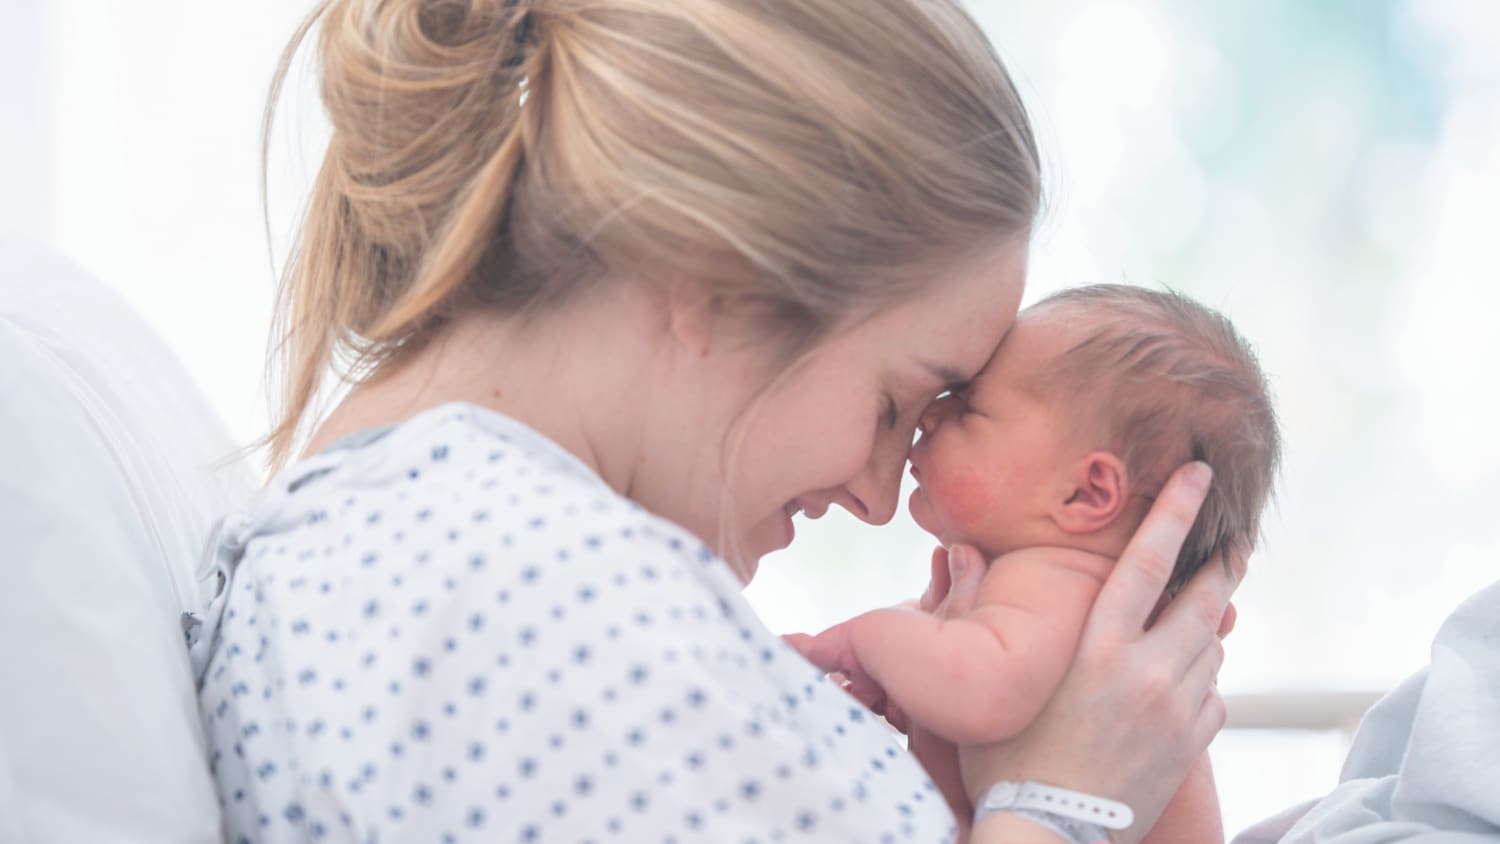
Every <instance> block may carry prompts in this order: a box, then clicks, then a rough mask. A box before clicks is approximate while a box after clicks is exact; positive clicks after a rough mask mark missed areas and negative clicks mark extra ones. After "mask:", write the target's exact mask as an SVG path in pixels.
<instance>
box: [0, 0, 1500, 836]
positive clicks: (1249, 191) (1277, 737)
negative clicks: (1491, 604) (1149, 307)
mask: <svg viewBox="0 0 1500 844" xmlns="http://www.w3.org/2000/svg"><path fill="white" fill-rule="evenodd" d="M309 5H310V3H309V2H307V0H260V2H256V3H247V2H242V3H231V2H215V3H204V2H201V0H140V2H134V3H129V4H126V3H119V2H114V0H53V1H52V2H46V0H6V2H5V6H4V8H5V24H4V26H0V125H3V127H4V131H3V132H0V228H6V229H11V230H17V231H20V232H22V233H23V234H27V235H30V236H32V237H34V238H36V239H38V240H41V241H43V242H46V243H49V244H51V245H52V246H53V247H55V248H56V249H58V250H60V251H61V252H63V253H64V254H66V255H68V256H69V257H71V258H72V259H73V260H75V261H76V262H78V263H80V264H82V265H83V266H84V267H86V268H87V269H89V270H91V271H92V272H94V273H95V274H97V275H99V276H101V277H102V278H104V279H105V280H106V281H108V282H109V283H111V284H112V285H113V286H115V287H116V288H117V289H119V290H120V291H121V292H122V293H123V294H124V295H125V296H126V297H127V298H128V299H129V300H130V301H131V302H132V303H133V304H134V305H135V306H136V308H138V309H139V310H140V311H141V313H142V314H143V315H144V316H145V317H146V319H147V320H148V321H149V322H150V323H151V324H152V325H153V326H154V327H155V328H156V329H157V330H158V331H160V332H161V334H162V335H163V336H165V337H166V338H167V340H168V341H169V342H170V343H171V344H172V345H173V346H174V347H175V348H176V350H177V351H178V353H179V354H180V355H181V356H182V357H183V359H184V360H185V362H186V363H187V365H188V367H189V369H190V370H191V371H192V372H193V374H194V375H195V376H196V377H197V379H198V380H199V381H200V382H201V384H202V386H203V388H204V389H205V390H206V391H207V393H208V395H209V396H210V398H211V399H212V400H213V402H214V403H215V405H216V406H217V407H218V408H219V410H220V412H221V413H222V414H223V416H224V418H225V419H226V421H227V422H228V424H229V426H230V429H231V430H232V431H233V432H234V433H235V434H236V435H237V436H238V437H239V438H241V439H242V440H244V441H246V442H248V441H250V440H252V439H254V438H255V437H256V436H258V435H259V434H260V433H261V432H262V430H263V427H264V425H265V418H266V416H265V401H264V392H263V390H262V384H261V374H262V360H263V354H264V348H265V336H266V331H267V327H268V321H269V316H270V304H271V296H272V290H273V284H274V269H273V266H274V264H275V262H276V261H277V260H278V259H279V258H280V256H283V255H284V254H285V252H286V244H287V243H288V241H289V238H290V234H291V232H292V230H293V227H294V224H295V221H296V215H297V211H298V208H299V204H300V202H301V199H302V195H303V192H304V191H305V190H306V187H307V185H308V183H309V181H310V179H311V176H312V174H313V173H314V172H315V171H316V167H317V162H318V158H319V146H320V143H321V140H322V138H323V137H324V136H325V132H326V129H325V127H324V125H323V123H322V119H321V115H320V113H319V110H318V105H317V102H316V96H315V89H314V85H315V81H314V79H313V77H312V75H311V74H310V73H309V72H308V70H307V68H306V65H305V64H303V63H298V65H296V66H295V68H294V74H293V77H292V83H291V86H290V91H289V92H288V93H287V95H286V98H285V101H284V106H283V111H282V113H281V119H280V122H279V123H278V126H277V129H276V131H275V133H274V135H273V141H272V145H271V150H270V163H271V168H270V176H269V180H268V186H269V196H268V199H269V203H268V204H269V210H270V221H269V229H268V228H267V225H266V222H265V219H264V218H263V216H262V210H261V199H260V174H259V165H260V146H259V136H258V128H259V125H260V120H261V109H262V106H263V104H264V99H265V94H266V87H267V83H268V81H269V79H270V76H271V73H272V70H273V68H274V66H275V63H276V60H277V57H278V55H279V52H280V50H281V47H282V45H283V44H284V42H285V40H286V39H287V37H288V36H289V35H290V34H291V32H292V30H293V29H294V28H295V26H296V24H297V22H298V20H299V19H300V17H301V15H302V14H303V13H304V12H305V11H306V10H307V7H308V6H309ZM969 6H970V8H971V9H972V11H973V12H974V14H975V16H976V17H977V18H978V19H979V20H980V21H981V23H982V24H983V25H984V26H985V28H986V29H987V31H988V32H989V33H990V35H991V37H992V38H993V40H994V41H995V43H996V44H997V46H998V48H999V52H1000V54H1001V56H1002V57H1003V58H1004V59H1005V61H1006V62H1007V64H1008V65H1009V67H1010V69H1011V71H1012V73H1013V74H1014V76H1015V77H1016V80H1017V82H1018V84H1019V85H1020V87H1021V89H1022V93H1023V96H1024V97H1025V98H1026V100H1027V102H1028V104H1029V106H1030V109H1031V112H1032V115H1033V118H1034V120H1035V122H1036V126H1037V130H1038V135H1039V141H1040V144H1041V147H1042V150H1043V154H1044V158H1045V165H1046V171H1047V186H1048V194H1049V201H1048V207H1047V210H1046V213H1045V217H1044V220H1043V222H1042V224H1041V226H1040V228H1039V230H1038V232H1037V235H1036V242H1035V246H1034V251H1033V261H1032V272H1031V277H1030V282H1029V288H1028V292H1027V299H1028V301H1030V300H1034V299H1036V298H1038V297H1040V296H1041V295H1044V294H1045V293H1047V292H1048V291H1051V290H1053V289H1056V288H1058V287H1062V286H1068V285H1073V284H1078V283H1084V282H1099V281H1125V282H1131V283H1137V284H1147V285H1167V286H1171V287H1174V288H1178V289H1181V290H1183V291H1185V292H1188V293H1190V294H1191V295H1193V296H1196V297H1198V298H1200V299H1202V300H1203V301H1205V302H1207V303H1209V304H1211V305H1213V306H1216V307H1218V308H1220V309H1221V310H1223V311H1224V312H1225V313H1226V314H1228V315H1229V316H1230V317H1231V318H1233V319H1234V320H1235V322H1236V323H1237V324H1238V325H1239V327H1240V329H1241V330H1242V331H1243V333H1244V334H1246V335H1247V336H1248V337H1249V338H1250V339H1251V340H1252V341H1253V342H1254V343H1255V344H1256V346H1257V347H1258V348H1259V350H1260V354H1261V358H1262V362H1263V363H1264V365H1265V368H1266V369H1267V371H1268V372H1269V374H1270V376H1271V379H1272V381H1273V384H1274V387H1275V391H1276V395H1277V399H1278V404H1279V408H1280V413H1281V420H1282V424H1283V428H1284V434H1285V438H1286V443H1287V455H1286V464H1285V470H1284V472H1283V475H1282V478H1281V482H1280V486H1279V495H1278V501H1277V504H1276V507H1275V511H1274V512H1273V513H1272V515H1271V517H1270V518H1269V519H1268V523H1267V529H1266V536H1265V541H1264V543H1263V545H1262V547H1261V550H1260V551H1259V553H1258V554H1257V555H1256V557H1255V559H1254V560H1253V562H1252V567H1251V576H1250V578H1249V580H1248V581H1247V582H1246V584H1245V586H1244V587H1243V588H1242V589H1241V591H1240V593H1239V596H1238V599H1237V602H1238V606H1239V609H1240V619H1241V620H1240V626H1239V629H1238V630H1237V631H1236V632H1235V634H1234V635H1233V637H1232V638H1231V639H1230V641H1229V643H1228V650H1229V661H1228V663H1227V664H1226V666H1225V668H1224V671H1223V675H1222V679H1221V686H1222V688H1223V689H1224V690H1225V691H1226V693H1229V694H1231V695H1233V702H1234V704H1235V705H1236V706H1237V707H1238V708H1237V709H1236V710H1235V711H1233V712H1232V713H1231V718H1232V719H1233V720H1232V724H1234V725H1236V726H1238V727H1240V728H1237V729H1231V730H1227V731H1226V732H1225V733H1224V734H1223V735H1222V736H1221V737H1220V738H1219V740H1218V741H1217V742H1216V743H1215V746H1214V755H1215V759H1216V764H1217V768H1218V774H1219V781H1220V790H1221V794H1222V797H1223V801H1224V806H1225V819H1226V824H1227V825H1228V827H1229V828H1230V829H1231V831H1233V830H1237V829H1239V828H1241V827H1243V826H1245V825H1247V824H1248V823H1250V822H1251V821H1252V820H1254V819H1256V818H1258V817H1260V816H1263V815H1265V814H1269V813H1271V812H1274V811H1275V810H1277V809H1279V808H1281V807H1283V806H1285V805H1288V804H1290V803H1292V802H1295V801H1297V800H1301V799H1304V798H1306V797H1311V796H1315V795H1317V794H1320V793H1322V792H1324V791H1326V790H1327V789H1328V788H1329V787H1330V786H1331V785H1332V783H1333V782H1334V779H1335V777H1336V775H1337V771H1338V764H1339V760H1340V759H1341V756H1342V751H1343V747H1344V744H1345V742H1346V741H1347V737H1348V732H1347V728H1348V726H1349V725H1350V723H1351V719H1354V718H1357V716H1358V712H1359V710H1360V708H1361V707H1362V706H1363V704H1364V702H1365V701H1367V700H1368V696H1369V695H1370V694H1372V693H1374V692H1377V691H1379V690H1381V689H1385V688H1388V687H1389V686H1391V685H1393V684H1394V683H1395V682H1397V681H1398V680H1399V679H1400V678H1401V677H1403V676H1405V675H1406V674H1408V673H1410V672H1411V671H1413V670H1415V669H1417V668H1419V667H1420V666H1421V665H1422V664H1423V663H1424V662H1425V661H1426V651H1427V645H1428V642H1429V640H1430V638H1431V636H1432V634H1433V633H1434V632H1435V631H1436V629H1437V626H1438V624H1439V623H1440V622H1441V620H1442V618H1443V617H1444V616H1445V615H1446V614H1447V612H1448V611H1449V610H1450V609H1451V608H1452V607H1453V606H1454V605H1456V604H1457V603H1458V601H1460V600H1461V599H1462V598H1463V597H1464V596H1465V595H1467V594H1469V593H1470V592H1472V591H1474V590H1476V589H1478V588H1479V587H1481V586H1483V585H1485V584H1486V583H1489V582H1491V581H1493V580H1495V579H1496V578H1497V577H1500V528H1496V526H1495V518H1494V516H1493V513H1492V511H1491V510H1490V507H1491V506H1493V502H1494V500H1495V495H1494V490H1495V489H1496V488H1497V487H1500V436H1496V434H1495V433H1493V432H1494V430H1495V425H1496V422H1495V419H1496V416H1497V411H1500V392H1497V389H1496V388H1497V387H1500V379H1497V378H1496V368H1497V365H1500V332H1497V331H1496V330H1495V323H1496V320H1497V317H1496V316H1495V310H1496V307H1497V306H1500V289H1497V288H1500V284H1497V283H1500V260H1497V259H1496V258H1495V256H1494V254H1493V251H1492V250H1494V249H1495V248H1496V245H1497V243H1500V49H1496V45H1497V44H1500V5H1496V4H1494V3H1493V2H1490V0H1320V2H1317V3H1308V2H1303V0H1226V2H1219V3H1214V4H1202V3H1197V2H1192V0H1099V1H1098V2H1073V1H1062V2H1050V3H1036V2H1021V0H1013V1H1012V0H1005V1H1004V2H1002V0H970V2H969ZM268 235H269V246H268ZM930 550H931V542H930V541H929V539H928V538H927V537H926V536H925V535H924V534H923V533H922V532H921V531H920V530H919V529H917V528H916V527H915V525H913V524H912V523H911V521H910V519H909V518H908V517H906V516H905V514H902V515H900V516H898V517H897V519H896V521H895V522H894V523H893V524H892V525H890V526H888V527H885V528H881V529H870V528H868V527H866V526H863V525H861V524H860V523H858V522H856V521H854V520H853V519H851V518H848V517H844V516H841V515H840V514H830V515H829V516H827V517H825V518H824V519H822V520H820V521H818V522H816V523H811V524H805V525H801V526H799V539H798V542H797V545H796V547H795V548H794V549H792V550H789V551H786V552H783V553H781V554H778V555H775V556H774V557H772V558H768V559H767V560H766V562H765V564H764V565H763V566H762V568H761V574H760V576H759V577H758V578H757V580H756V582H755V583H754V584H753V585H752V586H751V588H750V594H751V597H752V599H753V600H754V601H755V603H756V605H757V606H758V607H759V608H760V609H761V611H762V612H763V614H764V617H765V618H766V620H767V622H768V623H769V624H770V625H771V626H772V627H773V628H774V629H776V630H778V631H783V632H785V631H792V630H815V629H819V628H821V627H824V626H826V625H828V624H831V623H833V622H836V621H838V620H841V619H842V618H845V617H847V616H849V615H851V614H853V613H855V612H858V611H860V610H862V609H866V608H868V607H871V606H874V605H877V604H883V603H890V602H894V601H897V600H900V599H903V598H906V597H911V596H914V595H916V594H917V593H919V592H920V591H921V588H922V586H923V584H924V583H925V578H926V571H927V558H928V554H929V552H930ZM1252 727H1253V728H1254V729H1249V728H1252Z"/></svg>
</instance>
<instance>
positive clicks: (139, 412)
mask: <svg viewBox="0 0 1500 844" xmlns="http://www.w3.org/2000/svg"><path fill="white" fill-rule="evenodd" d="M233 450H234V443H232V442H231V441H230V438H229V436H228V434H227V432H226V431H225V429H224V428H223V425H222V424H221V422H220V420H219V419H218V418H217V417H216V415H215V414H214V412H213V411H212V409H211V408H210V407H209V405H208V403H207V402H206V401H205V399H204V398H203V396H202V395H201V393H200V392H199V390H198V388H197V386H196V384H195V383H194V382H193V381H192V379H191V378H190V377H189V375H188V374H187V372H186V371H185V370H184V369H183V367H182V365H181V364H180V363H179V361H178V360H177V359H176V358H175V357H174V356H173V355H172V353H171V351H170V350H168V348H167V347H166V346H165V345H164V344H163V343H162V341H161V340H160V339H159V338H158V337H157V336H156V335H155V334H154V333H153V332H152V331H151V330H150V329H149V328H148V327H147V326H146V325H145V324H144V323H143V322H142V321H141V320H140V318H139V317H137V316H136V315H135V314H134V313H133V312H132V311H131V310H130V308H129V307H128V306H127V305H126V304H125V303H124V302H123V301H122V300H121V299H120V298H119V297H117V296H116V295H115V294H114V293H113V292H111V291H110V290H109V289H108V288H107V287H105V286H104V285H103V284H101V283H99V282H98V281H97V280H95V279H93V278H91V277H89V276H88V275H87V274H85V273H83V272H82V271H80V270H78V269H77V268H75V267H73V266H71V265H69V264H67V263H65V262H64V261H62V260H60V259H59V258H57V257H56V256H54V255H52V254H50V253H48V252H46V251H44V250H42V249H41V248H39V247H36V246H33V245H29V244H26V243H23V242H21V241H18V240H15V239H9V238H4V237H0V566H3V568H0V578H3V579H0V678H3V683H4V692H3V694H0V841H28V842H31V841H59V842H77V841H111V842H137V841H138V842H153V844H155V842H177V841H217V840H218V838H219V807H218V801H217V799H216V797H215V791H214V787H213V781H212V778H211V777H210V775H209V772H208V765H207V756H206V751H205V742H204V738H203V733H202V728H201V726H200V721H199V716H198V707H197V695H196V691H195V688H194V683H193V678H192V674H191V670H190V668H189V664H188V656H187V651H186V649H185V647H184V641H183V631H182V626H181V615H182V613H183V612H184V611H190V610H197V609H200V608H201V607H202V606H204V605H205V604H206V603H207V599H208V597H209V595H208V594H207V593H208V591H209V590H210V588H211V587H212V585H213V584H210V583H207V582H204V583H199V582H198V579H197V577H196V576H195V571H194V570H195V568H196V567H197V563H198V559H199V555H200V552H201V551H202V548H203V545H204V543H205V541H206V539H207V537H208V533H209V531H210V528H211V524H212V521H213V519H214V518H216V517H217V516H218V515H220V514H222V513H223V512H224V511H226V510H228V509H230V508H231V507H233V506H235V505H236V504H238V503H240V502H241V501H243V499H244V498H245V497H246V496H247V495H248V494H249V493H250V491H251V488H252V474H251V472H250V471H249V470H248V468H247V467H246V466H245V465H244V464H243V463H241V462H232V461H229V460H228V458H230V457H231V456H232V452H233Z"/></svg>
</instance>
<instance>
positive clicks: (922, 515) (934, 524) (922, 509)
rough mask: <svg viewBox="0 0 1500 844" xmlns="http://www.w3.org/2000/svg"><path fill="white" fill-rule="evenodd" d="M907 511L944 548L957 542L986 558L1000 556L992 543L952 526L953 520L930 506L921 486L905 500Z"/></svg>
mask: <svg viewBox="0 0 1500 844" xmlns="http://www.w3.org/2000/svg"><path fill="white" fill-rule="evenodd" d="M906 509H907V512H909V513H911V519H912V521H914V522H916V523H917V527H919V528H921V529H922V530H925V531H927V532H928V533H929V534H931V535H932V538H934V539H936V540H937V541H938V543H939V544H941V545H942V546H943V547H944V548H947V547H949V546H951V545H955V544H958V543H963V544H964V545H969V546H972V547H973V548H974V549H975V550H977V551H979V553H980V554H982V555H983V556H984V558H985V559H986V560H993V559H994V558H995V557H998V556H1000V553H1002V552H998V551H997V550H996V546H995V544H994V543H991V542H986V541H984V540H983V539H982V538H980V537H975V536H969V535H967V534H965V533H964V532H963V531H961V530H957V529H956V528H954V527H953V522H952V521H951V520H949V519H946V518H944V517H943V514H942V513H941V512H940V511H938V510H937V508H935V507H933V506H932V501H931V499H929V498H928V497H927V495H926V494H925V493H924V492H923V490H922V488H921V487H917V488H916V489H914V490H912V493H911V497H910V498H908V499H907V502H906Z"/></svg>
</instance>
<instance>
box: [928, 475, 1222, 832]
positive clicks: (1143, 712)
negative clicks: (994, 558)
mask: <svg viewBox="0 0 1500 844" xmlns="http://www.w3.org/2000/svg"><path fill="white" fill-rule="evenodd" d="M1211 477H1212V475H1211V472H1210V471H1209V469H1208V467H1207V466H1206V465H1204V464H1202V463H1193V464H1189V465H1188V466H1185V467H1183V468H1181V469H1179V470H1178V471H1177V472H1175V473H1174V474H1173V476H1172V478H1171V479H1169V480H1168V482H1167V484H1166V486H1165V487H1164V488H1163V489H1162V492H1161V495H1160V496H1159V497H1158V498H1157V500H1156V502H1155V504H1154V505H1153V506H1152V509H1151V513H1150V514H1149V515H1148V516H1147V517H1146V520H1145V522H1144V523H1142V525H1141V527H1140V529H1139V530H1138V531H1137V532H1136V535H1135V538H1134V539H1132V540H1131V543H1130V545H1129V547H1127V548H1126V550H1125V553H1124V555H1122V556H1121V558H1120V562H1119V564H1118V565H1117V566H1116V567H1115V570H1114V571H1113V572H1112V573H1111V575H1110V578H1109V580H1108V582H1106V583H1105V585H1104V588H1103V590H1102V591H1101V592H1100V594H1099V598H1098V600H1097V601H1096V602H1095V604H1094V608H1093V611H1092V612H1091V613H1090V616H1089V621H1088V624H1087V625H1086V627H1085V629H1084V633H1083V638H1082V640H1081V642H1080V645H1079V650H1078V656H1077V658H1076V659H1075V660H1074V662H1073V665H1072V667H1071V668H1070V669H1069V671H1068V674H1067V676H1066V677H1065V678H1064V680H1063V683H1062V685H1061V686H1060V687H1059V689H1058V692H1057V694H1056V695H1055V696H1053V698H1052V700H1051V701H1049V702H1048V704H1047V706H1046V707H1045V708H1044V709H1043V710H1042V713H1041V714H1040V715H1039V716H1038V717H1037V719H1036V720H1035V721H1033V722H1032V723H1031V724H1030V725H1029V726H1028V727H1027V728H1026V730H1024V731H1023V732H1022V733H1021V734H1020V735H1018V736H1017V737H1016V738H1015V739H1013V740H1011V741H1008V742H1005V743H1003V744H1000V745H989V746H970V747H963V748H960V761H961V763H962V766H963V774H964V783H965V785H966V786H967V787H968V789H969V794H970V797H971V799H975V800H976V801H977V800H978V799H979V798H981V797H982V796H983V794H984V792H985V791H987V790H988V789H989V787H990V786H991V785H993V784H994V783H996V782H999V781H1004V780H1009V781H1024V780H1033V781H1036V782H1041V783H1046V784H1049V785H1055V786H1061V787H1064V788H1071V789H1074V790H1077V791H1082V792H1085V793H1089V794H1094V795H1097V796H1100V797H1106V798H1109V799H1113V800H1118V801H1120V802H1123V803H1125V804H1126V805H1128V806H1130V807H1131V809H1132V810H1133V811H1134V813H1135V819H1136V821H1135V825H1134V826H1132V827H1131V829H1129V830H1125V831H1122V832H1120V833H1116V835H1115V839H1116V841H1119V842H1123V844H1130V842H1138V841H1140V840H1141V839H1142V837H1143V836H1144V834H1145V833H1146V831H1148V830H1150V829H1151V827H1152V826H1154V825H1155V823H1156V820H1157V818H1158V817H1160V815H1161V812H1162V810H1163V809H1164V808H1165V807H1166V805H1167V802H1168V801H1169V800H1170V798H1171V796H1172V794H1173V792H1174V791H1176V787H1177V785H1178V784H1179V783H1181V782H1182V780H1183V778H1184V775H1185V774H1186V773H1187V770H1188V768H1189V767H1190V766H1191V765H1192V764H1193V763H1194V762H1195V761H1196V760H1197V759H1198V758H1199V757H1200V756H1201V755H1202V753H1203V751H1204V750H1205V749H1206V748H1207V747H1208V743H1209V741H1210V740H1211V739H1212V738H1213V736H1214V734H1215V733H1217V732H1218V730H1219V728H1220V727H1222V726H1223V724H1224V702H1223V700H1222V699H1221V698H1220V697H1219V694H1218V690H1217V688H1216V687H1215V685H1214V681H1215V677H1216V676H1217V674H1218V669H1219V666H1220V665H1221V664H1222V662H1223V656H1224V652H1223V647H1222V646H1221V645H1220V643H1219V637H1218V631H1219V628H1220V624H1221V622H1222V620H1223V617H1224V613H1225V608H1226V607H1227V606H1228V603H1229V596H1230V595H1231V594H1232V593H1233V591H1234V588H1235V586H1236V585H1237V584H1238V580H1239V572H1242V571H1243V570H1244V568H1243V567H1244V560H1243V555H1239V554H1237V555H1235V556H1234V557H1233V558H1232V559H1231V562H1232V563H1233V566H1234V571H1235V572H1236V574H1235V575H1234V576H1230V575H1228V574H1226V572H1225V570H1224V567H1223V566H1221V565H1215V564H1212V563H1210V564H1209V565H1206V566H1204V567H1203V569H1202V571H1200V572H1199V573H1198V574H1197V575H1196V576H1195V577H1194V579H1193V580H1192V581H1191V582H1190V583H1189V584H1188V585H1187V587H1186V588H1184V589H1183V591H1182V592H1181V593H1180V594H1179V595H1178V596H1177V598H1176V599H1174V600H1173V601H1172V603H1171V604H1170V605H1168V606H1167V608H1166V609H1165V610H1163V611H1162V613H1161V616H1160V618H1158V619H1157V620H1156V622H1155V624H1153V625H1152V627H1151V628H1150V629H1149V630H1147V629H1146V621H1147V619H1148V618H1149V617H1150V615H1151V611H1152V609H1153V608H1154V607H1155V605H1156V603H1157V598H1158V596H1160V594H1161V592H1162V590H1163V589H1164V588H1165V587H1166V584H1167V580H1168V578H1169V577H1170V575H1171V572H1172V565H1173V562H1174V561H1175V559H1176V556H1177V549H1178V548H1179V547H1180V546H1181V544H1182V540H1183V537H1185V536H1186V535H1187V532H1188V528H1189V527H1190V526H1191V525H1192V522H1193V519H1194V517H1195V516H1196V515H1197V511H1198V507H1199V505H1200V504H1201V503H1202V501H1203V496H1204V494H1205V493H1206V492H1207V489H1208V484H1209V481H1210V479H1211ZM955 585H956V584H955ZM991 817H993V816H991ZM985 820H986V821H988V820H989V818H986V819H985ZM1018 822H1019V821H1018V820H1005V821H1000V822H997V823H995V824H991V823H984V822H982V823H980V824H978V825H976V827H975V829H974V832H973V838H972V839H971V840H972V841H974V842H976V844H1013V842H1017V841H1030V840H1035V841H1038V842H1043V841H1055V840H1056V839H1055V838H1053V839H1050V840H1049V839H1048V838H1047V837H1046V833H1045V832H1042V831H1040V830H1038V831H1036V832H1035V833H1033V832H1029V831H1023V830H1021V829H1020V828H1018V827H1016V826H1015V824H1017V823H1018ZM1023 836H1031V837H1030V838H1028V837H1023Z"/></svg>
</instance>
